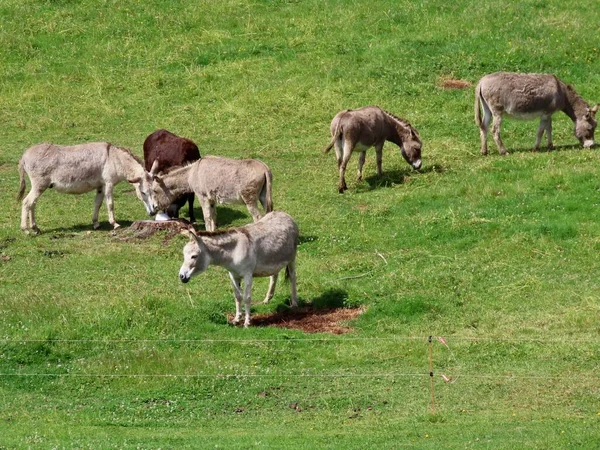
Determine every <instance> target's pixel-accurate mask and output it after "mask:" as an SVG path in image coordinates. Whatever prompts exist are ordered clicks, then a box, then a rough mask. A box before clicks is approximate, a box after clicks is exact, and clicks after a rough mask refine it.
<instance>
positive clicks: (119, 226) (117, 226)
mask: <svg viewBox="0 0 600 450" xmlns="http://www.w3.org/2000/svg"><path fill="white" fill-rule="evenodd" d="M117 228H121V225H119V224H118V223H117V222H115V223H114V224H113V230H116V229H117Z"/></svg>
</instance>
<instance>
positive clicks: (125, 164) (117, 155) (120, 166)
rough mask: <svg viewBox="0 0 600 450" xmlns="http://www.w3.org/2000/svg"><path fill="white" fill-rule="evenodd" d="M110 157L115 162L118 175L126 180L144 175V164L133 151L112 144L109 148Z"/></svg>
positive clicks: (114, 165)
mask: <svg viewBox="0 0 600 450" xmlns="http://www.w3.org/2000/svg"><path fill="white" fill-rule="evenodd" d="M107 151H108V159H109V160H111V161H112V162H113V167H114V169H115V172H116V173H117V175H118V176H119V177H120V178H122V179H126V180H133V179H135V178H140V177H142V176H144V166H143V164H142V163H141V161H139V160H138V159H137V158H136V157H135V156H133V154H132V153H130V152H129V151H128V150H125V149H122V148H120V147H115V146H114V145H110V144H109V146H108V148H107Z"/></svg>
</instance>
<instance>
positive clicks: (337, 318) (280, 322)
mask: <svg viewBox="0 0 600 450" xmlns="http://www.w3.org/2000/svg"><path fill="white" fill-rule="evenodd" d="M363 311H364V310H363V309H360V308H354V309H349V308H319V309H315V308H313V307H312V306H303V307H300V308H297V309H295V310H286V311H283V312H276V313H271V314H257V315H254V316H252V325H253V326H258V327H280V328H290V329H294V330H302V331H304V332H305V333H331V334H344V333H348V332H350V331H352V329H351V328H350V327H349V326H348V325H347V323H346V322H348V321H350V320H352V319H355V318H356V317H358V316H359V315H360V314H362V313H363Z"/></svg>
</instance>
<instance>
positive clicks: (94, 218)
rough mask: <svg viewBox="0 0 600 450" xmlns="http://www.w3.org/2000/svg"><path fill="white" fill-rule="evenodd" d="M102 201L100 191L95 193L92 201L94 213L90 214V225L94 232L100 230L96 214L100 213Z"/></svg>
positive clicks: (102, 195) (102, 193) (102, 196)
mask: <svg viewBox="0 0 600 450" xmlns="http://www.w3.org/2000/svg"><path fill="white" fill-rule="evenodd" d="M103 200H104V192H103V191H102V189H98V191H96V198H95V199H94V213H93V214H92V225H93V227H94V230H97V229H98V228H100V222H98V214H99V213H100V206H101V205H102V201H103Z"/></svg>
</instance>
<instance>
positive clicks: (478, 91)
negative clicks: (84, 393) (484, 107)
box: [475, 84, 481, 128]
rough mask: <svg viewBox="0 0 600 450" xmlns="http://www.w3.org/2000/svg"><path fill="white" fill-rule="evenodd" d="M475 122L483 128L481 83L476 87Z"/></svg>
mask: <svg viewBox="0 0 600 450" xmlns="http://www.w3.org/2000/svg"><path fill="white" fill-rule="evenodd" d="M475 123H476V124H477V126H478V127H480V128H481V84H477V87H476V88H475Z"/></svg>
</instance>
